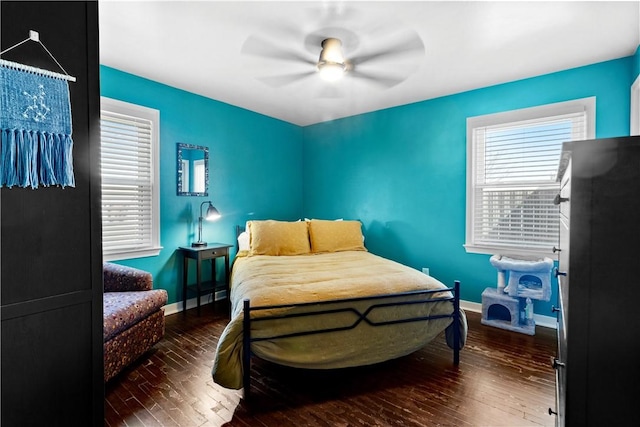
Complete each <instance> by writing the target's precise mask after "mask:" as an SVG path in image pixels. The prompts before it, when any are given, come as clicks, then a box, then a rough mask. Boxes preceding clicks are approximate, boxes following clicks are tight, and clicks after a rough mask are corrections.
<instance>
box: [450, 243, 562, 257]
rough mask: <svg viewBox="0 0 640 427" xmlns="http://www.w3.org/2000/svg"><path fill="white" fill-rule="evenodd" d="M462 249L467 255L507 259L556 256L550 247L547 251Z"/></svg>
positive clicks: (489, 248)
mask: <svg viewBox="0 0 640 427" xmlns="http://www.w3.org/2000/svg"><path fill="white" fill-rule="evenodd" d="M463 246H464V249H465V250H466V251H467V253H471V254H486V255H497V254H499V255H504V256H507V257H513V258H518V257H527V258H532V257H536V258H539V257H553V258H555V257H556V256H557V255H556V254H555V253H553V248H552V247H550V248H549V249H548V250H543V249H523V248H514V247H508V246H484V245H471V244H464V245H463Z"/></svg>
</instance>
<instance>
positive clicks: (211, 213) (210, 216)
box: [204, 202, 221, 221]
mask: <svg viewBox="0 0 640 427" xmlns="http://www.w3.org/2000/svg"><path fill="white" fill-rule="evenodd" d="M220 216H221V215H220V212H218V209H216V208H215V207H214V206H213V205H212V204H211V202H209V207H208V208H207V214H206V215H205V217H204V218H205V219H206V220H207V221H215V220H216V219H218V218H220Z"/></svg>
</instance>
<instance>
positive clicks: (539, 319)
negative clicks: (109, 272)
mask: <svg viewBox="0 0 640 427" xmlns="http://www.w3.org/2000/svg"><path fill="white" fill-rule="evenodd" d="M223 298H226V292H225V291H218V292H216V301H218V300H220V299H223ZM212 302H213V301H211V294H209V295H203V296H201V297H200V306H203V305H206V304H211V303H212ZM195 307H197V301H196V299H195V298H190V299H188V300H187V310H188V309H190V308H195ZM460 308H462V309H463V310H465V311H472V312H474V313H482V304H480V303H477V302H471V301H465V300H460ZM181 311H182V301H178V302H174V303H173V304H167V305H165V306H164V315H165V316H168V315H170V314H175V313H180V312H181ZM533 320H535V321H536V326H541V327H543V328H551V329H556V318H555V317H551V316H543V315H541V314H534V315H533Z"/></svg>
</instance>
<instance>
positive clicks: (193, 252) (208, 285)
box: [179, 243, 232, 314]
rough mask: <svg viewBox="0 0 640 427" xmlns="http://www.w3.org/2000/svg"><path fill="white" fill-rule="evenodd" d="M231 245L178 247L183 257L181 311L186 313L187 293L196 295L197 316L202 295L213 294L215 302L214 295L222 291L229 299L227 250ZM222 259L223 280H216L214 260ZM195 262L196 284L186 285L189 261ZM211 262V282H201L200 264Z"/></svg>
mask: <svg viewBox="0 0 640 427" xmlns="http://www.w3.org/2000/svg"><path fill="white" fill-rule="evenodd" d="M231 246H232V245H227V244H225V243H209V244H208V245H207V246H202V247H191V246H180V248H179V250H180V252H182V256H183V260H184V262H183V266H182V298H183V299H182V311H183V312H186V311H187V296H188V292H193V293H195V294H196V300H197V305H198V314H200V297H201V296H202V295H208V294H213V301H214V302H215V293H216V292H217V291H222V290H224V291H225V292H226V297H227V299H228V298H229V248H230V247H231ZM218 258H224V279H222V280H216V260H217V259H218ZM190 259H193V260H195V261H196V283H195V284H193V285H189V284H188V276H189V260H190ZM206 260H211V280H205V281H203V280H202V263H203V262H204V261H206Z"/></svg>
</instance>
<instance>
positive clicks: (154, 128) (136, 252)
mask: <svg viewBox="0 0 640 427" xmlns="http://www.w3.org/2000/svg"><path fill="white" fill-rule="evenodd" d="M103 110H104V111H108V112H110V113H115V114H122V115H126V116H130V117H134V118H139V119H143V120H149V121H150V122H151V153H150V159H149V161H150V165H151V177H150V178H151V183H150V184H151V238H150V241H149V242H148V244H146V245H141V246H139V247H137V248H133V249H132V248H128V249H124V250H111V251H107V252H105V250H104V245H103V249H102V257H103V260H104V261H116V260H123V259H132V258H143V257H149V256H157V255H158V254H159V253H160V251H161V250H162V246H161V244H160V111H159V110H156V109H153V108H149V107H144V106H141V105H137V104H132V103H129V102H125V101H120V100H117V99H113V98H107V97H104V96H101V97H100V121H101V122H102V111H103ZM100 143H101V145H102V133H101V135H100ZM100 156H101V161H100V163H101V165H102V150H101V154H100ZM100 174H101V177H102V166H101V171H100ZM101 185H102V184H101ZM101 191H102V187H101ZM101 207H102V197H101ZM101 215H102V212H101ZM102 240H103V242H104V236H103V237H102Z"/></svg>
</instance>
